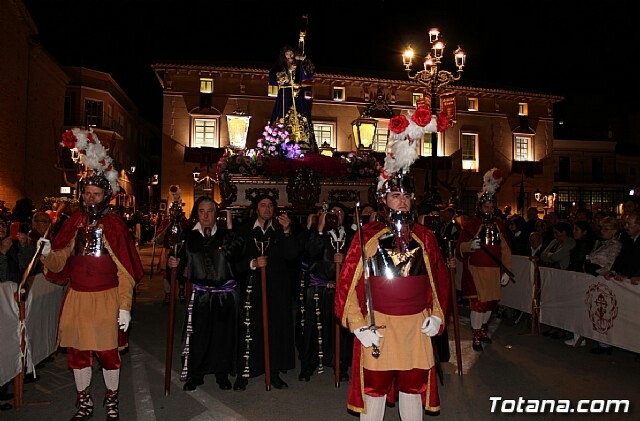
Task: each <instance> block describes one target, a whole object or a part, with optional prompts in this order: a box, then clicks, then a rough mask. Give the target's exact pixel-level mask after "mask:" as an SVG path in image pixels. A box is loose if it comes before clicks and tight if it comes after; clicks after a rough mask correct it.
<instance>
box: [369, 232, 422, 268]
mask: <svg viewBox="0 0 640 421" xmlns="http://www.w3.org/2000/svg"><path fill="white" fill-rule="evenodd" d="M393 240H394V235H393V234H390V235H386V236H382V237H380V239H379V241H378V249H377V251H376V254H375V255H374V256H373V257H371V258H370V259H369V264H370V268H371V273H372V275H373V276H384V277H385V278H387V279H391V278H396V277H401V276H413V275H420V274H421V271H422V270H421V268H422V266H424V265H423V264H422V263H423V260H422V248H421V247H420V245H419V244H418V243H417V242H415V241H412V242H411V243H410V244H409V246H408V247H407V248H406V249H404V250H398V249H397V248H396V247H395V245H394V242H393Z"/></svg>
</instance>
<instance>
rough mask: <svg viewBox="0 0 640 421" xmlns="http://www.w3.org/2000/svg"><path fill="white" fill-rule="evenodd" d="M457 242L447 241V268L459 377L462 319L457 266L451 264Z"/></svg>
mask: <svg viewBox="0 0 640 421" xmlns="http://www.w3.org/2000/svg"><path fill="white" fill-rule="evenodd" d="M455 248H456V245H455V241H454V240H448V241H447V257H448V259H447V266H448V267H449V284H450V287H451V308H452V309H453V312H452V313H453V336H454V338H455V344H456V363H457V365H458V376H462V350H461V347H460V318H459V317H458V294H457V292H456V266H455V264H451V265H450V264H449V261H450V260H452V259H455Z"/></svg>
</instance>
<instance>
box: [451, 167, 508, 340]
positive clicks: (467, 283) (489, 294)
mask: <svg viewBox="0 0 640 421" xmlns="http://www.w3.org/2000/svg"><path fill="white" fill-rule="evenodd" d="M501 181H502V171H500V169H498V168H492V169H490V170H489V171H487V172H486V173H485V175H484V183H483V186H482V192H480V193H479V194H478V204H477V208H476V214H475V215H474V216H473V217H472V218H470V219H468V220H465V224H464V225H463V228H462V232H461V233H460V238H459V239H458V243H457V245H456V249H457V253H458V256H459V257H461V259H462V261H463V268H464V270H463V274H462V293H463V296H464V298H468V299H469V305H470V308H471V316H470V317H471V328H472V329H473V344H472V345H473V349H474V351H482V350H483V348H482V343H491V338H489V334H488V332H487V330H488V322H489V318H490V317H491V312H492V311H493V310H494V309H495V308H496V307H497V305H498V301H500V287H501V286H505V285H507V284H508V283H509V279H510V278H509V275H508V273H507V271H509V272H510V271H511V246H510V244H509V242H508V234H507V229H506V227H505V226H504V223H503V222H502V218H500V217H498V216H496V214H495V210H496V205H497V198H496V193H497V192H498V190H499V187H500V182H501ZM505 269H506V270H505Z"/></svg>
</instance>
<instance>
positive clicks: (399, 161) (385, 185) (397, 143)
mask: <svg viewBox="0 0 640 421" xmlns="http://www.w3.org/2000/svg"><path fill="white" fill-rule="evenodd" d="M448 125H449V122H448V120H447V117H446V116H445V115H444V114H438V116H437V117H436V116H434V115H433V114H432V113H431V110H430V109H429V108H427V107H418V108H417V109H416V110H415V111H414V112H409V117H408V118H407V116H405V115H404V114H400V115H398V116H395V117H393V118H392V119H391V120H390V121H389V130H390V131H392V132H393V133H394V134H393V136H392V137H391V141H390V142H389V143H388V144H387V156H386V157H385V159H384V167H381V168H380V176H379V177H378V194H379V195H384V194H386V193H388V192H390V191H394V190H402V191H406V190H407V189H409V190H410V192H411V193H413V183H412V182H411V180H410V179H409V177H407V175H408V173H409V168H410V167H411V164H413V163H414V162H415V161H416V159H418V151H417V146H418V142H419V141H420V140H421V139H422V138H423V136H424V134H425V133H434V132H436V131H438V132H441V131H444V130H445V129H446V128H447V127H448Z"/></svg>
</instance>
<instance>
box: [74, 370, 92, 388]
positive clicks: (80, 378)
mask: <svg viewBox="0 0 640 421" xmlns="http://www.w3.org/2000/svg"><path fill="white" fill-rule="evenodd" d="M73 378H74V379H75V381H76V390H77V391H78V392H82V391H83V390H86V389H87V388H88V387H89V385H90V384H91V367H85V368H80V369H78V368H74V369H73Z"/></svg>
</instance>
